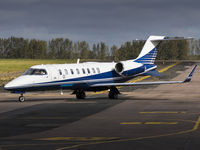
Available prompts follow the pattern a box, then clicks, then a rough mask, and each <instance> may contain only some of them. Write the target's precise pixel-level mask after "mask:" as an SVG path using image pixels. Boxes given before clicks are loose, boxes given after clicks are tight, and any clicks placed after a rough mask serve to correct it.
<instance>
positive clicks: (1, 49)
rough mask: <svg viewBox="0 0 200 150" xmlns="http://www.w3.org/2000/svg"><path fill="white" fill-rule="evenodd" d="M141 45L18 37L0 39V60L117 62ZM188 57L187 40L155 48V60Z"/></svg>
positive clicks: (134, 53)
mask: <svg viewBox="0 0 200 150" xmlns="http://www.w3.org/2000/svg"><path fill="white" fill-rule="evenodd" d="M144 43H145V41H144V40H133V41H131V42H125V43H124V44H122V45H121V46H120V47H117V46H116V45H113V46H111V47H110V48H109V46H108V45H106V44H105V43H104V42H99V43H95V44H93V45H92V46H91V47H90V45H89V44H88V43H87V42H86V41H78V42H73V41H71V40H70V39H68V38H55V39H52V40H50V41H44V40H37V39H30V40H29V39H24V38H18V37H10V38H0V58H23V59H24V58H25V59H26V58H27V59H77V58H81V59H99V60H114V61H119V60H126V59H134V58H136V57H137V56H138V55H139V53H140V51H141V49H142V47H143V45H144ZM188 54H189V42H188V41H186V40H181V41H165V42H162V43H161V44H160V45H159V46H158V55H157V59H161V60H176V59H179V60H182V59H187V58H188Z"/></svg>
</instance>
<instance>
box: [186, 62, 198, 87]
mask: <svg viewBox="0 0 200 150" xmlns="http://www.w3.org/2000/svg"><path fill="white" fill-rule="evenodd" d="M196 67H197V65H195V66H194V68H193V69H192V71H191V72H190V74H189V75H188V77H187V78H186V79H185V81H183V82H184V83H185V82H190V81H191V79H192V75H193V74H194V71H195V70H196Z"/></svg>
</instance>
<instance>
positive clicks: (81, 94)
mask: <svg viewBox="0 0 200 150" xmlns="http://www.w3.org/2000/svg"><path fill="white" fill-rule="evenodd" d="M72 94H76V98H77V99H85V97H86V95H85V91H84V90H75V91H74V92H73V93H72Z"/></svg>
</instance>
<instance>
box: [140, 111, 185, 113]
mask: <svg viewBox="0 0 200 150" xmlns="http://www.w3.org/2000/svg"><path fill="white" fill-rule="evenodd" d="M186 113H187V112H185V111H181V112H178V111H149V112H148V111H147V112H146V111H144V112H139V114H186Z"/></svg>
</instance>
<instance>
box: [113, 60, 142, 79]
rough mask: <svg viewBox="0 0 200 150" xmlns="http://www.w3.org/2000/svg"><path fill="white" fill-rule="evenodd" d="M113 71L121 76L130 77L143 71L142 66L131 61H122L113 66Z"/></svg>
mask: <svg viewBox="0 0 200 150" xmlns="http://www.w3.org/2000/svg"><path fill="white" fill-rule="evenodd" d="M115 71H116V72H117V73H118V74H120V75H122V76H131V75H134V74H136V73H141V72H144V71H145V67H144V66H143V64H140V63H136V62H133V61H122V62H118V63H116V65H115Z"/></svg>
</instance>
